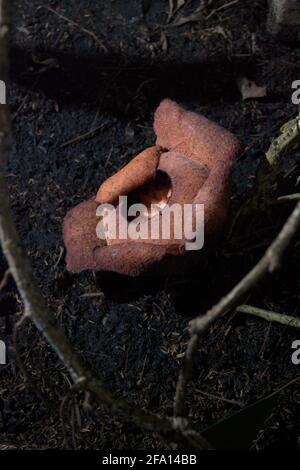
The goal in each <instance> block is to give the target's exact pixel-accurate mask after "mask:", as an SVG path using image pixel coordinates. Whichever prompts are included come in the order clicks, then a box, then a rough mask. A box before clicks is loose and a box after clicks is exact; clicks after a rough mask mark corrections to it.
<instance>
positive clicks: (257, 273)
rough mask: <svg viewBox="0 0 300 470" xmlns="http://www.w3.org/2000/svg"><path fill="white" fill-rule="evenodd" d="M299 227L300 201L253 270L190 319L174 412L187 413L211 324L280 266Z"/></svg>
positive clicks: (180, 414) (176, 413) (179, 414)
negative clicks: (202, 342) (204, 337)
mask: <svg viewBox="0 0 300 470" xmlns="http://www.w3.org/2000/svg"><path fill="white" fill-rule="evenodd" d="M299 228H300V202H299V203H298V204H297V206H296V208H295V209H294V211H293V212H292V214H291V215H290V217H289V218H288V220H287V222H286V223H285V225H284V226H283V228H282V230H281V231H280V232H279V234H278V236H277V237H276V239H275V241H274V242H273V243H272V244H271V246H270V247H269V248H268V249H267V251H266V253H265V254H264V256H263V257H262V258H261V260H260V261H259V262H258V263H257V264H256V266H254V268H252V269H251V271H250V272H249V273H248V274H247V275H246V276H245V277H244V278H243V279H242V280H241V281H240V282H239V283H238V284H237V285H236V286H235V287H234V288H233V289H232V290H231V291H230V292H229V294H227V295H226V296H225V297H223V298H222V299H221V300H220V302H219V303H218V304H217V305H215V306H214V307H213V308H212V309H211V310H209V311H208V312H207V313H206V315H204V316H199V317H197V318H195V319H194V320H192V321H191V323H190V331H191V338H190V340H189V343H188V346H187V350H186V354H185V358H184V362H183V366H182V370H181V372H180V375H179V379H178V383H177V387H176V394H175V401H174V414H175V416H183V415H184V403H185V391H186V387H187V384H188V382H189V380H190V379H191V376H192V374H193V371H194V360H195V355H196V353H197V349H198V340H199V338H200V336H201V335H202V334H203V333H204V332H205V331H206V330H207V329H208V327H209V326H210V325H211V323H213V322H214V321H216V320H217V319H218V318H220V317H221V316H223V315H224V314H225V313H227V312H228V311H230V310H231V309H233V308H235V307H236V306H237V305H238V304H239V303H240V301H241V299H242V298H243V297H244V296H245V295H246V294H247V292H248V291H249V290H250V289H251V288H252V287H253V286H254V285H255V284H257V282H258V281H259V280H260V279H261V278H262V277H263V276H265V274H267V273H268V272H273V271H274V270H275V269H276V268H278V266H279V263H280V261H281V259H282V256H283V255H284V253H285V251H286V249H287V248H288V246H289V244H290V243H291V241H292V239H293V237H294V235H295V233H296V232H297V230H298V229H299Z"/></svg>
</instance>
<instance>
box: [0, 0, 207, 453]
mask: <svg viewBox="0 0 300 470" xmlns="http://www.w3.org/2000/svg"><path fill="white" fill-rule="evenodd" d="M8 5H9V1H5V0H0V67H1V70H0V71H1V78H3V79H4V80H5V81H6V83H8V31H9V14H8ZM11 141H12V139H11V126H10V116H9V111H8V106H7V105H2V106H0V239H1V244H2V249H3V253H4V255H5V256H6V259H7V261H8V264H9V268H10V271H11V274H12V276H13V278H14V280H15V282H16V285H17V287H18V290H19V292H20V295H21V297H22V299H23V302H24V306H25V314H26V316H27V317H28V318H30V319H31V320H32V321H33V323H34V324H35V325H36V327H37V328H38V329H39V331H41V333H42V334H43V335H44V337H45V338H46V340H47V341H48V343H49V344H50V345H51V347H52V348H53V349H54V351H56V353H57V355H58V356H59V358H60V359H61V361H62V362H63V364H64V366H65V367H66V369H67V370H68V372H69V374H70V376H71V378H72V380H73V382H74V384H75V385H76V386H77V387H78V388H81V389H83V390H86V391H89V392H91V393H92V395H93V396H94V397H95V399H96V400H97V401H98V402H99V403H102V404H104V405H105V406H106V407H107V408H108V409H110V410H111V412H113V413H115V414H116V415H121V416H123V417H124V418H125V419H126V420H127V421H131V422H133V423H135V424H136V425H138V426H139V427H141V428H143V429H146V430H148V431H152V432H156V433H159V434H161V435H162V436H164V437H166V438H168V439H170V440H171V441H174V442H178V443H179V444H180V445H183V446H186V447H189V448H190V447H193V448H198V449H207V448H210V447H211V446H210V445H209V444H208V443H207V441H206V440H205V439H204V438H202V437H201V436H199V435H198V434H197V433H196V432H195V431H193V430H191V429H190V428H189V426H188V424H187V423H185V421H184V420H177V421H176V420H171V419H168V418H164V417H159V416H157V415H154V414H151V413H149V412H146V411H143V410H141V409H139V408H137V407H135V406H134V405H131V404H130V403H129V402H127V401H126V400H124V399H122V398H118V397H116V396H115V395H114V394H113V393H112V392H111V391H110V390H108V389H107V388H106V387H105V386H104V385H103V383H102V381H101V380H100V379H98V378H97V377H96V376H95V375H94V374H93V372H92V371H91V370H89V369H88V368H87V367H86V366H85V364H84V362H83V360H82V358H81V357H80V356H79V354H77V353H76V352H75V351H74V349H73V347H72V345H71V343H70V342H69V340H68V338H67V337H66V335H65V333H64V331H63V330H62V329H61V327H60V326H59V325H58V324H57V322H56V320H55V315H54V313H53V311H52V310H51V309H50V308H48V307H47V305H46V303H45V300H44V299H43V297H42V294H41V292H40V290H39V288H38V286H37V284H36V282H35V279H34V277H33V274H32V268H31V265H30V262H29V260H28V258H27V256H26V254H25V252H24V250H23V248H22V245H21V241H20V238H19V236H18V233H17V230H16V227H15V224H14V221H13V217H12V212H11V208H10V203H9V196H8V194H9V193H8V188H7V185H6V178H5V175H6V167H7V160H8V156H9V152H10V149H11Z"/></svg>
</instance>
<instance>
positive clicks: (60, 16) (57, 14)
mask: <svg viewBox="0 0 300 470" xmlns="http://www.w3.org/2000/svg"><path fill="white" fill-rule="evenodd" d="M45 8H46V9H47V10H49V11H51V13H54V15H56V16H58V18H60V19H62V20H64V21H66V22H67V23H69V24H71V25H72V26H75V27H76V28H79V29H80V30H81V31H83V32H84V33H86V34H88V35H89V36H90V37H91V38H93V39H94V41H95V42H96V43H97V44H98V46H100V47H101V49H103V50H104V51H105V52H108V49H107V47H106V46H105V45H104V44H103V42H102V41H101V40H100V39H99V38H98V36H97V35H96V34H95V33H93V31H90V30H89V29H86V28H84V27H83V26H81V25H80V24H78V23H76V21H73V20H71V19H70V18H68V17H67V16H65V15H62V14H61V13H58V11H56V10H54V8H51V7H45Z"/></svg>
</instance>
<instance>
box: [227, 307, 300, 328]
mask: <svg viewBox="0 0 300 470" xmlns="http://www.w3.org/2000/svg"><path fill="white" fill-rule="evenodd" d="M236 311H237V312H240V313H249V314H250V315H255V316H256V317H260V318H263V319H264V320H267V321H269V322H276V323H281V324H282V325H287V326H293V327H295V328H300V318H296V317H291V316H289V315H284V314H283V313H276V312H272V311H269V310H264V309H261V308H257V307H253V306H252V305H240V306H239V307H237V309H236Z"/></svg>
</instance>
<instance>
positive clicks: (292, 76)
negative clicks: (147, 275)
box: [0, 0, 300, 449]
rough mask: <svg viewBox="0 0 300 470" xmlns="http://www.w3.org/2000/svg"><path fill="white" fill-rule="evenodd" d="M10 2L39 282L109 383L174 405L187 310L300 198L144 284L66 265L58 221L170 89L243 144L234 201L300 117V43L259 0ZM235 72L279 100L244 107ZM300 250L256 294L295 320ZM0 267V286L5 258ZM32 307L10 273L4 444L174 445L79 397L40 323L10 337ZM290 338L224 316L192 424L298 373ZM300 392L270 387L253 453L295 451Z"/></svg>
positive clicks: (15, 102) (20, 138)
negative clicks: (174, 6) (299, 113)
mask: <svg viewBox="0 0 300 470" xmlns="http://www.w3.org/2000/svg"><path fill="white" fill-rule="evenodd" d="M12 3H13V8H12V11H13V34H12V44H11V56H12V73H11V84H10V86H9V94H10V96H9V101H10V105H11V112H12V118H13V127H14V141H15V143H14V150H13V153H12V155H11V158H10V162H9V169H8V173H7V179H8V182H9V187H10V195H11V202H12V207H13V211H14V215H15V219H16V222H17V226H18V230H19V233H20V234H21V236H22V240H23V242H24V245H25V247H26V251H27V253H28V255H29V256H30V258H31V260H32V264H33V268H34V271H35V274H36V277H37V279H38V283H39V285H40V287H41V289H42V291H43V293H44V295H45V298H46V299H47V302H48V303H49V305H51V307H52V308H53V310H54V311H55V312H56V317H57V321H58V323H59V324H60V325H61V326H62V327H63V328H64V329H65V331H66V333H67V335H68V337H69V338H70V340H71V342H72V343H73V345H74V348H75V349H76V350H77V351H79V352H80V353H81V354H82V356H83V357H84V359H85V361H86V363H87V364H89V365H90V366H91V367H92V368H93V369H94V371H96V372H97V373H98V375H99V376H100V377H101V378H103V380H104V381H105V383H106V384H107V386H109V387H110V388H111V389H112V390H114V391H115V392H116V393H118V394H120V395H122V396H124V397H126V398H127V399H128V400H130V401H131V402H134V403H135V404H137V405H140V406H141V407H145V408H148V409H149V410H151V411H153V412H158V413H162V414H165V415H170V414H171V413H172V401H173V396H174V390H175V384H176V380H177V376H178V372H179V368H180V363H181V360H182V354H183V352H184V350H185V346H186V343H187V339H188V332H187V325H188V321H189V320H190V319H191V318H192V317H193V316H195V315H196V314H201V313H204V312H205V310H206V308H207V307H209V306H211V305H213V304H214V303H216V301H217V300H218V299H219V298H220V296H221V295H222V294H224V293H226V292H227V291H228V289H230V287H232V286H233V285H234V284H235V283H236V281H237V280H239V279H240V277H241V276H242V275H243V274H244V273H246V272H247V270H248V269H249V268H250V267H251V266H252V265H253V264H254V263H255V261H256V260H257V259H258V258H259V257H260V256H261V254H262V253H263V250H264V248H265V247H266V246H267V245H268V244H269V243H270V241H271V240H272V238H273V236H274V235H275V234H276V233H277V232H278V230H279V228H280V226H281V225H282V223H283V221H284V220H285V218H286V217H287V215H288V214H289V212H290V211H291V207H292V206H291V205H289V204H288V205H287V206H285V205H284V206H280V207H278V208H276V209H274V213H273V217H272V219H271V220H266V221H265V223H264V224H262V225H261V226H260V227H259V229H258V230H257V232H256V234H253V232H251V230H250V227H251V222H252V221H251V220H250V221H249V224H248V226H247V225H246V226H245V227H244V231H242V233H241V235H240V237H239V238H238V239H237V238H235V239H234V240H233V241H231V243H230V244H229V245H228V244H222V243H220V244H219V246H218V247H217V248H216V250H215V252H214V253H212V255H211V257H210V259H209V260H208V262H207V263H206V265H205V266H204V267H199V268H197V270H194V271H193V272H192V273H191V275H190V276H188V278H187V277H185V278H183V277H181V278H177V279H168V280H164V282H163V283H158V282H157V280H153V281H152V280H149V281H147V282H146V287H147V289H146V290H145V289H143V290H141V289H140V288H139V287H140V286H139V285H138V283H136V284H133V285H132V283H131V285H129V284H128V285H127V284H126V283H125V284H124V280H123V279H120V278H114V279H112V280H111V279H103V278H102V279H99V278H96V277H95V276H94V274H93V273H91V272H86V273H83V274H80V275H72V274H70V273H68V272H67V271H66V268H65V261H64V253H63V243H62V238H61V224H62V220H63V218H64V216H65V214H66V212H67V210H68V209H70V208H71V207H73V206H74V205H76V204H77V203H78V202H80V201H82V200H84V199H87V198H89V197H91V196H92V195H93V194H95V192H96V190H97V188H98V187H99V185H100V184H101V182H102V181H103V180H104V179H105V178H107V176H109V175H111V174H112V173H114V172H115V171H116V170H117V169H118V168H119V167H120V166H121V165H123V164H124V163H125V162H127V161H129V160H130V159H131V158H132V157H133V156H134V155H135V154H137V152H138V151H140V150H141V149H143V148H144V147H146V146H147V145H149V144H150V145H151V144H152V143H153V142H154V135H153V131H152V119H153V111H154V109H155V108H156V106H157V105H158V104H159V102H160V100H161V99H162V98H164V97H167V96H168V97H171V98H173V99H175V100H176V101H178V102H180V103H183V104H184V105H185V106H187V107H189V108H191V109H194V110H197V111H199V112H201V113H203V114H204V115H206V116H208V117H210V118H212V119H213V120H215V121H216V122H218V123H220V124H222V125H223V126H225V127H226V128H228V129H230V130H231V131H233V132H234V133H236V134H238V135H239V136H240V137H241V138H242V140H243V141H244V142H245V144H246V146H247V149H246V152H245V154H244V155H243V156H242V157H241V158H240V159H239V161H238V162H237V164H236V167H235V169H234V194H233V208H234V207H235V203H237V202H238V200H239V199H240V194H241V193H243V192H244V191H246V190H247V189H249V188H250V187H251V186H252V184H253V181H254V175H255V169H256V167H257V163H258V161H259V159H260V158H261V156H262V154H263V152H264V151H266V149H267V148H268V145H269V143H270V141H271V139H272V138H273V137H274V136H275V135H276V132H277V130H278V128H279V127H280V125H281V124H282V123H284V122H285V121H286V120H288V119H289V118H290V117H291V116H292V115H293V114H294V113H295V111H296V109H295V106H293V105H292V103H291V83H292V81H293V80H296V79H299V78H300V77H299V64H300V50H299V48H295V47H290V46H288V45H279V44H278V43H276V42H275V40H274V39H272V38H271V37H270V36H269V35H268V33H267V32H266V31H265V20H266V13H267V5H266V4H267V2H266V1H264V0H256V1H253V0H244V1H239V2H237V3H236V4H234V5H232V6H231V7H228V8H225V9H223V10H220V11H218V12H215V13H214V14H212V15H210V17H209V18H208V19H206V17H207V16H208V15H209V14H210V13H211V12H213V10H214V9H216V8H217V7H219V6H221V5H222V4H225V3H226V2H224V1H223V0H220V1H209V0H205V1H199V0H198V1H191V0H187V1H186V6H185V7H184V8H182V9H181V10H180V12H179V13H178V14H177V16H176V18H177V19H178V18H183V17H188V16H189V15H191V14H193V13H194V12H195V10H196V8H198V7H199V5H202V6H203V9H202V10H201V12H200V13H199V14H198V20H197V21H195V22H187V23H186V24H184V25H182V26H176V25H174V24H173V25H172V23H171V24H169V25H168V24H167V12H168V5H169V2H168V1H167V0H164V1H162V0H144V1H142V0H140V1H138V0H130V1H129V0H128V1H126V2H124V1H122V0H115V1H113V0H111V1H110V2H107V1H104V0H102V1H101V0H98V1H95V0H77V1H76V2H71V1H70V0H61V1H51V0H47V1H43V0H30V1H29V0H26V1H24V0H23V1H19V0H14V1H13V2H12ZM48 7H51V8H53V9H55V10H56V11H57V12H59V13H60V14H63V15H64V16H65V17H68V18H70V19H72V20H73V21H74V22H76V24H77V25H74V24H70V23H69V22H67V21H66V20H65V19H63V18H59V17H58V16H57V15H55V14H54V13H53V12H52V11H50V10H49V8H48ZM82 27H84V28H86V29H87V30H89V31H92V32H94V33H95V34H96V35H97V37H98V39H99V40H98V41H97V40H95V38H93V37H92V36H91V35H89V34H87V33H86V32H85V31H83V30H82V29H81V28H82ZM100 42H102V43H103V45H104V47H101V44H100ZM240 75H242V76H247V77H248V78H252V79H255V81H256V83H257V84H259V85H266V86H267V89H268V96H267V97H266V98H265V99H263V100H260V101H259V100H250V101H246V102H245V101H242V99H241V97H240V94H239V91H238V89H237V86H236V79H237V77H238V76H240ZM91 131H93V132H91ZM297 164H299V150H294V151H292V152H290V153H289V155H288V156H286V157H285V164H284V167H283V175H284V177H283V179H282V185H281V187H280V192H281V194H287V193H289V192H295V191H296V180H297V176H298V175H299V172H298V173H297V168H296V165H297ZM299 260H300V245H299V244H298V245H296V246H294V247H293V248H292V249H291V250H290V252H289V254H288V256H287V257H286V259H285V261H284V265H283V268H282V270H281V271H280V272H278V273H277V274H275V275H273V276H269V277H267V278H266V279H265V280H264V281H263V282H261V283H259V285H258V286H257V287H256V288H255V289H254V291H253V292H252V293H251V295H250V296H249V298H248V299H247V303H250V304H252V305H255V306H257V307H261V308H267V309H270V310H274V311H278V312H285V313H287V314H290V315H298V316H299ZM0 268H1V273H0V279H1V278H2V275H3V274H4V272H5V270H6V264H5V261H4V259H3V258H1V264H0ZM144 284H145V283H144ZM157 284H159V285H157ZM143 287H145V285H144V286H143ZM92 294H93V295H92ZM124 294H127V295H124ZM22 312H23V306H22V303H21V301H20V296H19V294H18V293H17V291H16V289H15V287H14V283H13V281H12V280H11V279H9V281H8V283H7V285H6V286H5V287H4V288H3V290H2V292H1V293H0V338H1V339H2V340H5V341H6V343H7V346H8V364H7V366H0V374H1V376H0V377H1V382H0V448H20V449H33V448H34V449H36V448H38V449H44V448H59V449H61V448H64V447H71V448H84V449H96V448H97V449H111V448H117V449H126V448H132V449H150V448H153V449H161V448H164V447H166V446H167V444H165V443H162V442H161V441H160V439H159V438H158V437H157V436H154V435H151V434H147V433H144V432H142V431H141V430H140V429H138V428H136V427H135V426H133V425H131V424H126V423H124V422H123V421H122V420H119V419H117V418H116V417H114V416H112V415H111V414H109V413H108V412H107V411H106V410H105V409H103V408H102V407H96V406H95V405H94V404H93V403H92V404H91V405H92V407H87V406H86V403H85V401H86V399H87V397H84V396H82V395H80V394H79V395H77V394H72V393H70V386H71V384H70V381H69V378H68V375H67V373H66V371H65V369H64V367H63V365H62V364H61V363H60V361H59V360H58V358H57V356H56V355H55V353H54V352H53V351H52V350H51V348H50V347H49V346H48V345H47V344H46V342H45V340H44V339H43V337H42V336H41V335H40V334H39V333H38V332H37V331H36V329H35V328H34V327H33V326H32V325H31V324H30V323H29V322H25V323H23V324H22V325H21V326H20V327H19V329H18V334H17V340H16V341H15V342H14V341H13V330H14V325H15V323H16V321H18V320H19V319H20V318H21V315H22ZM296 339H300V333H299V332H298V331H297V330H294V329H292V328H285V327H283V326H280V325H277V324H269V323H267V322H265V321H263V320H259V319H257V318H254V317H250V316H246V315H242V314H237V315H235V316H234V315H231V317H230V315H228V316H226V317H225V318H223V319H221V320H220V321H218V322H217V323H216V324H214V325H213V326H212V328H211V330H210V332H209V334H207V335H206V336H205V338H203V339H202V342H201V345H200V348H199V357H198V361H197V370H196V371H195V377H194V381H193V383H192V384H191V386H190V388H189V396H188V405H189V409H190V418H191V420H192V422H193V423H194V425H195V427H196V428H197V429H198V430H203V429H205V428H207V427H208V426H210V425H212V424H213V423H216V422H217V421H219V420H220V419H221V418H224V417H226V416H229V415H230V414H232V413H233V412H235V411H237V410H239V409H240V407H244V406H246V405H247V404H250V403H255V402H256V401H257V400H259V399H260V398H262V397H265V396H267V395H269V394H271V393H272V392H274V391H276V390H279V389H281V388H282V387H283V386H285V385H286V384H288V383H290V382H291V381H293V380H294V379H296V378H297V376H299V375H300V370H299V366H295V365H293V364H292V361H291V354H292V349H291V345H292V342H293V341H294V340H296ZM202 392H205V393H206V394H210V395H213V397H211V396H210V397H208V396H206V395H204V394H203V393H202ZM224 398H225V399H227V400H231V401H232V400H235V401H237V402H239V403H240V406H238V404H234V403H229V402H227V401H224V400H223V399H224ZM63 399H65V400H64V402H63V404H64V406H62V407H61V403H62V400H63ZM299 403H300V392H299V382H298V384H297V383H296V382H295V381H294V382H293V383H291V384H290V385H289V386H287V387H285V388H284V389H283V390H282V391H281V392H279V393H278V394H277V401H276V403H275V405H274V407H273V409H272V410H271V411H270V413H269V417H268V419H267V421H266V422H265V423H264V424H262V426H261V427H262V429H261V430H260V432H259V433H258V435H257V436H253V443H252V447H253V448H259V449H261V448H270V447H275V448H284V447H290V448H296V447H297V446H298V447H299V445H300V413H299ZM232 446H233V447H235V444H234V443H232Z"/></svg>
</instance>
